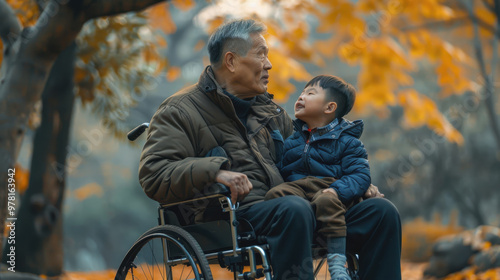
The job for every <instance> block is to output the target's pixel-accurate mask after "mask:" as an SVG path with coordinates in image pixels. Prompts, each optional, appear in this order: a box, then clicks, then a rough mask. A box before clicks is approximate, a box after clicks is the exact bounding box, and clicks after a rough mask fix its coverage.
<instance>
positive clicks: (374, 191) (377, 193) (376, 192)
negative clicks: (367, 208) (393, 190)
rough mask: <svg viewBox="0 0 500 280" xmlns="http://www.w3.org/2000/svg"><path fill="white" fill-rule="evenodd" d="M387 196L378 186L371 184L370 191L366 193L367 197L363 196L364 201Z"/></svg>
mask: <svg viewBox="0 0 500 280" xmlns="http://www.w3.org/2000/svg"><path fill="white" fill-rule="evenodd" d="M384 196H385V195H384V194H383V193H381V192H380V191H379V190H378V188H377V186H375V185H373V184H370V186H369V187H368V189H367V190H366V192H365V195H363V198H364V199H368V198H372V197H384Z"/></svg>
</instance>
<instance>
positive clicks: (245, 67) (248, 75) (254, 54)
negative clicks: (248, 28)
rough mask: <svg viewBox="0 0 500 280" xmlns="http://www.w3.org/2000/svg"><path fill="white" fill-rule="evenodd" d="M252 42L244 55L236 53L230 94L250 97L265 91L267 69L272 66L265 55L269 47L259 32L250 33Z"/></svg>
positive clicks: (267, 77)
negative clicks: (232, 87)
mask: <svg viewBox="0 0 500 280" xmlns="http://www.w3.org/2000/svg"><path fill="white" fill-rule="evenodd" d="M250 38H251V41H252V42H253V44H252V47H251V49H250V50H249V51H248V53H247V54H246V56H238V55H236V58H235V59H236V62H235V72H234V74H235V75H234V79H233V86H234V89H235V91H236V92H234V93H233V92H232V94H234V95H236V96H237V97H239V98H242V99H245V98H251V97H254V96H257V95H259V94H263V93H265V92H266V91H267V84H268V83H269V73H268V71H269V70H270V69H271V68H272V67H273V66H272V64H271V61H269V58H268V57H267V55H268V52H269V48H268V47H267V44H266V40H265V39H264V37H263V36H262V35H261V34H257V33H254V34H251V35H250Z"/></svg>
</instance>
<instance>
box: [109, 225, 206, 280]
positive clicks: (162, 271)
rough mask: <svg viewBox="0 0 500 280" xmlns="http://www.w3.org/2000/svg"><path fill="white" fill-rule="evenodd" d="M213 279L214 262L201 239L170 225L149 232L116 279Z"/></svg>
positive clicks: (131, 251) (124, 262) (133, 247)
mask: <svg viewBox="0 0 500 280" xmlns="http://www.w3.org/2000/svg"><path fill="white" fill-rule="evenodd" d="M129 279H130V280H132V279H134V280H135V279H137V280H142V279H166V280H174V279H176V280H177V279H197V280H212V273H211V271H210V266H209V265H208V261H207V259H206V258H205V255H204V253H203V251H202V250H201V248H200V245H198V242H196V240H195V239H194V238H193V237H192V236H191V235H190V234H189V233H187V232H186V231H185V230H183V229H181V228H179V227H176V226H170V225H164V226H157V227H154V228H152V229H150V230H148V231H147V232H145V233H144V234H143V235H142V236H141V237H140V238H139V239H138V240H137V241H136V242H135V243H134V245H133V246H132V248H130V250H129V251H128V253H127V254H126V255H125V258H124V259H123V261H122V263H121V265H120V267H119V268H118V271H117V273H116V277H115V280H129Z"/></svg>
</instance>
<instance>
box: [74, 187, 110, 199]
mask: <svg viewBox="0 0 500 280" xmlns="http://www.w3.org/2000/svg"><path fill="white" fill-rule="evenodd" d="M102 195H103V191H102V187H101V186H99V184H97V183H89V184H86V185H84V186H83V187H80V188H78V189H76V190H74V191H73V196H74V197H75V198H76V199H78V200H85V199H87V198H89V197H90V196H99V197H101V196H102Z"/></svg>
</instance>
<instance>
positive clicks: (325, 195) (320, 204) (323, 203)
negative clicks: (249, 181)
mask: <svg viewBox="0 0 500 280" xmlns="http://www.w3.org/2000/svg"><path fill="white" fill-rule="evenodd" d="M335 180H336V179H335V178H331V177H325V178H321V179H320V178H316V177H312V176H309V177H305V178H302V179H299V180H297V181H293V182H285V183H282V184H280V185H278V186H276V187H274V188H271V189H270V190H269V191H268V192H267V194H266V197H265V200H270V199H273V198H277V197H281V196H286V195H296V196H300V197H302V198H305V199H307V200H308V201H310V202H311V205H312V207H313V210H314V211H315V214H316V221H317V223H318V224H317V229H318V230H317V232H318V233H319V234H321V235H323V236H325V237H342V236H346V225H345V217H344V215H345V212H346V211H347V207H346V206H345V205H344V204H343V203H342V202H341V201H340V200H339V198H338V196H337V194H336V193H331V192H323V190H324V189H326V188H329V187H330V185H331V184H332V183H333V182H335Z"/></svg>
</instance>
